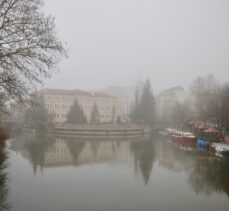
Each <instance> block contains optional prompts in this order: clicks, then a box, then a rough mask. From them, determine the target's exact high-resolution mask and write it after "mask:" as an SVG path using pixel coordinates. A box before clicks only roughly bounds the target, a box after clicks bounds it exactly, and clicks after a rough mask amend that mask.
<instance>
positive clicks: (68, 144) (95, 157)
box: [22, 138, 128, 167]
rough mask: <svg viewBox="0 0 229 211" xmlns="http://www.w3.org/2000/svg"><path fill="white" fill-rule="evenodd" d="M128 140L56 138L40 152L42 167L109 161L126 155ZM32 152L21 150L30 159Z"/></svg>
mask: <svg viewBox="0 0 229 211" xmlns="http://www.w3.org/2000/svg"><path fill="white" fill-rule="evenodd" d="M127 150H128V142H123V143H122V144H121V145H119V144H117V142H111V141H77V140H63V139H60V138H57V139H56V140H55V141H54V143H53V144H52V146H51V147H49V148H47V150H46V151H45V153H41V155H43V156H44V158H42V159H40V160H43V164H42V165H43V166H44V167H51V166H62V165H83V164H90V163H100V162H109V161H113V160H118V159H122V158H124V157H126V156H127V155H128V153H125V152H126V151H127ZM31 153H32V152H28V151H27V150H23V151H22V154H23V156H24V157H26V158H28V159H29V160H31V158H32V157H33V155H32V154H31Z"/></svg>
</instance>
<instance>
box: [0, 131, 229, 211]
mask: <svg viewBox="0 0 229 211" xmlns="http://www.w3.org/2000/svg"><path fill="white" fill-rule="evenodd" d="M9 143H10V147H9V150H8V153H9V155H8V157H9V158H8V161H7V163H9V165H8V166H5V167H4V168H3V169H4V171H3V172H7V173H8V176H7V177H9V178H10V180H9V182H5V183H4V185H3V186H5V187H4V188H5V190H7V191H6V192H5V194H3V196H4V197H3V199H2V198H0V202H1V203H2V202H4V201H5V203H7V206H8V207H10V210H12V211H25V210H28V211H30V210H31V211H38V210H47V211H49V210H50V211H59V210H60V211H61V210H70V211H71V210H80V211H84V210H85V211H90V210H93V211H94V210H98V211H103V210H104V211H105V210H110V211H113V210H114V211H117V210H122V211H125V210H133V211H135V210H136V211H137V210H143V211H148V210H170V211H171V210H174V211H175V210H182V211H183V210H188V211H189V210H190V211H193V210H201V211H202V210H203V211H205V210H206V211H207V210H208V211H209V210H212V211H213V210H227V209H228V207H229V198H228V197H229V159H227V158H220V157H216V156H215V155H214V154H210V153H207V152H202V151H197V150H196V149H195V148H193V149H190V148H188V149H186V148H181V147H180V146H178V145H175V144H173V143H170V142H169V141H168V140H161V138H160V137H157V136H151V137H145V138H139V139H137V140H125V139H121V138H120V139H118V140H107V141H104V140H103V141H99V140H93V141H92V140H86V141H85V140H80V139H74V138H55V137H52V136H46V135H44V134H43V135H42V134H40V135H34V134H24V135H22V136H18V137H16V138H13V139H11V140H9ZM1 171H2V170H0V172H1ZM7 181H8V180H7ZM0 186H1V187H2V184H1V183H0ZM2 193H4V192H2ZM0 210H1V209H0Z"/></svg>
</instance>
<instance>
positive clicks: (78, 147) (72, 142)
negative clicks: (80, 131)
mask: <svg viewBox="0 0 229 211" xmlns="http://www.w3.org/2000/svg"><path fill="white" fill-rule="evenodd" d="M65 143H66V145H67V146H68V149H69V151H70V152H71V155H72V158H73V161H74V163H75V164H76V163H77V160H78V157H79V155H80V153H81V152H82V151H83V148H84V146H85V145H86V141H85V140H76V139H69V138H68V139H65Z"/></svg>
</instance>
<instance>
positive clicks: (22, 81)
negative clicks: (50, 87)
mask: <svg viewBox="0 0 229 211" xmlns="http://www.w3.org/2000/svg"><path fill="white" fill-rule="evenodd" d="M42 7H43V1H42V0H0V97H1V98H0V101H3V99H5V98H6V97H8V98H10V99H16V100H22V99H23V97H25V96H26V95H27V94H29V93H30V90H31V88H32V86H33V85H34V84H38V83H41V82H42V79H43V78H45V77H50V76H51V74H52V72H53V70H54V67H55V66H56V64H57V63H58V62H59V61H60V59H61V58H62V57H63V56H66V51H65V49H64V47H63V45H62V43H61V42H60V41H58V39H57V36H56V32H55V24H54V18H53V17H51V16H45V15H44V12H43V11H42Z"/></svg>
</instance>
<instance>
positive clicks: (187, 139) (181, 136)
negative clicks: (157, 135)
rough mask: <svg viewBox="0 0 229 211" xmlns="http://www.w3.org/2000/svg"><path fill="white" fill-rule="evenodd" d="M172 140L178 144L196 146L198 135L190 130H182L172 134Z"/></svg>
mask: <svg viewBox="0 0 229 211" xmlns="http://www.w3.org/2000/svg"><path fill="white" fill-rule="evenodd" d="M171 141H172V142H174V143H177V144H181V145H183V146H187V147H188V146H190V147H192V146H195V144H196V136H195V135H194V134H193V133H190V132H180V131H177V132H176V133H174V134H173V135H171Z"/></svg>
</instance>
